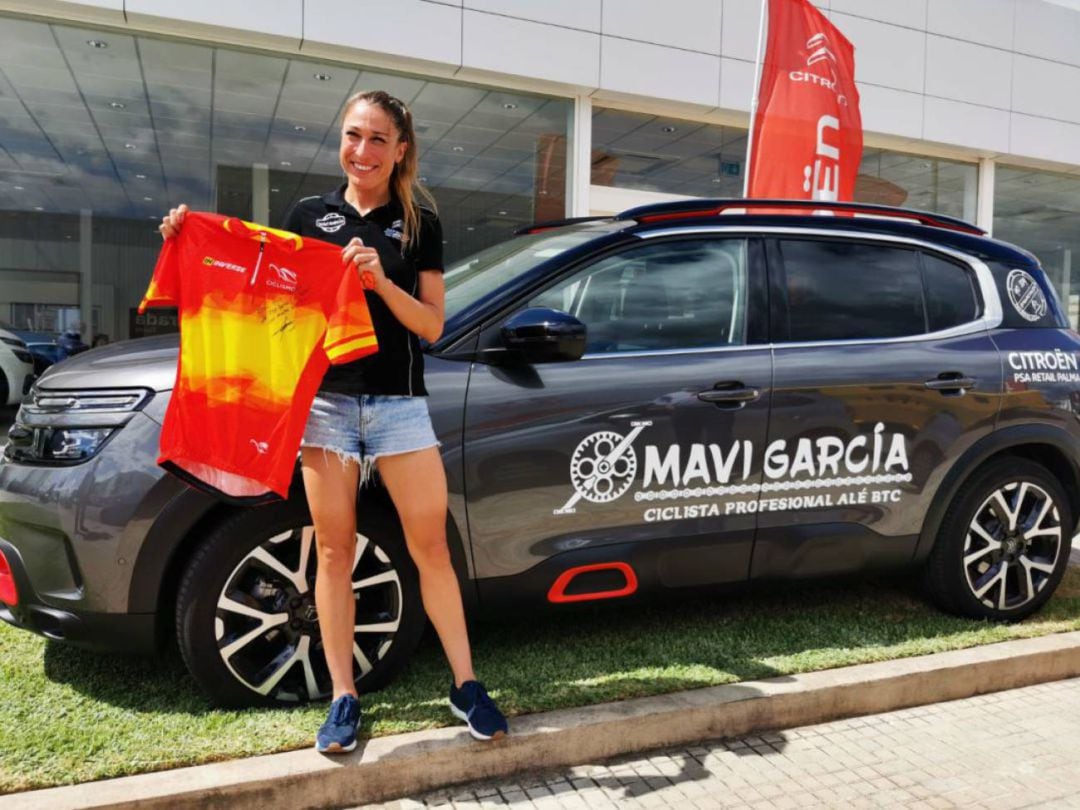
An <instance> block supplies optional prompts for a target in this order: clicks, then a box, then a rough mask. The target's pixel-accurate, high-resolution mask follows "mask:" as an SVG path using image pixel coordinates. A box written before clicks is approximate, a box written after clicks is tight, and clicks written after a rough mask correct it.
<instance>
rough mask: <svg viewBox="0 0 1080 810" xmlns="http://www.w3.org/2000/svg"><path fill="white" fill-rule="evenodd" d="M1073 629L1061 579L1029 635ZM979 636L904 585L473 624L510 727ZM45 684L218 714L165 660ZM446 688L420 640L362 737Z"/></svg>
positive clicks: (435, 710) (107, 665)
mask: <svg viewBox="0 0 1080 810" xmlns="http://www.w3.org/2000/svg"><path fill="white" fill-rule="evenodd" d="M1077 617H1080V573H1078V572H1077V571H1075V570H1073V569H1070V571H1069V572H1068V575H1067V577H1066V580H1065V581H1064V582H1063V583H1062V586H1061V588H1060V590H1059V592H1058V594H1057V595H1056V596H1055V598H1054V599H1053V600H1051V602H1050V604H1049V605H1048V606H1047V607H1046V608H1044V609H1043V611H1041V612H1040V613H1039V614H1037V615H1036V617H1034V619H1032V620H1030V621H1038V620H1043V619H1046V620H1054V619H1064V620H1068V619H1076V618H1077ZM479 618H481V619H483V618H484V617H483V616H480V617H479ZM988 627H992V625H988V623H985V622H978V621H973V620H968V619H961V618H957V617H953V616H948V615H945V614H943V613H940V612H939V611H937V610H936V609H935V608H933V607H932V606H931V605H929V604H928V603H927V602H926V601H925V600H924V599H923V598H922V596H921V594H920V593H919V591H918V589H917V587H916V586H915V584H914V582H913V581H912V579H910V578H909V577H887V578H886V577H882V578H878V579H872V580H867V579H861V580H841V581H833V582H826V583H823V582H814V583H792V582H784V583H771V584H765V585H757V586H753V587H745V588H741V589H739V590H738V591H736V592H734V593H730V592H729V593H726V594H716V593H711V594H700V593H698V594H694V595H690V596H685V595H684V597H683V598H676V597H665V598H661V599H654V600H650V601H641V602H628V603H623V604H612V603H608V604H598V605H594V606H586V607H577V608H576V609H572V610H570V611H567V612H559V613H542V614H533V615H517V616H510V617H502V618H501V620H500V621H499V622H497V623H496V622H494V621H483V620H481V621H477V622H474V624H473V626H472V640H473V646H474V657H475V660H476V668H477V672H478V674H479V676H480V677H481V678H482V679H483V680H484V681H485V682H486V683H487V684H488V686H489V688H490V689H491V690H492V691H493V693H494V694H495V696H496V697H497V699H498V701H499V703H500V705H501V706H502V707H503V708H504V710H505V711H506V712H507V713H508V714H511V715H515V714H524V713H533V712H540V711H548V710H552V709H558V708H567V707H574V706H583V705H589V704H594V703H600V702H604V701H611V700H623V699H627V698H633V697H643V696H648V695H657V694H663V693H669V692H674V691H679V690H683V689H693V688H698V687H703V686H713V685H717V684H721V683H733V682H737V681H746V680H757V679H763V678H772V677H777V676H780V675H785V674H789V673H792V672H805V671H810V670H815V669H823V668H827V667H831V666H842V665H846V664H850V663H856V662H860V661H867V660H883V659H888V658H895V657H898V656H899V655H912V654H919V653H920V652H929V651H932V650H933V648H934V645H935V642H936V640H938V639H942V638H944V637H948V636H955V635H957V634H963V633H965V632H978V631H980V630H986V629H987V628H988ZM970 643H978V640H977V639H976V640H973V641H971V642H970ZM951 646H953V647H955V646H965V645H964V644H952V645H951ZM923 648H925V649H923ZM778 662H779V663H778ZM45 673H46V675H47V677H48V678H49V679H50V680H52V681H56V682H60V683H63V684H66V685H68V686H70V687H72V688H74V689H76V690H78V691H79V692H81V693H83V694H85V695H87V696H88V697H91V698H93V699H95V700H100V701H103V702H105V703H108V704H112V705H115V706H120V707H124V708H129V709H134V710H138V711H153V712H163V713H184V714H187V715H200V714H205V713H208V712H211V711H213V707H212V706H211V704H210V702H209V701H208V700H207V699H206V698H205V697H204V696H203V695H202V693H201V692H200V691H199V690H198V688H197V687H196V686H195V684H194V682H193V681H192V680H191V679H190V678H189V677H188V675H187V673H186V671H185V669H184V665H183V662H182V661H181V659H180V656H179V654H178V653H176V652H175V651H172V650H170V651H169V652H168V653H166V654H165V655H164V656H163V657H161V658H159V659H154V660H147V659H137V658H134V659H133V658H121V657H116V656H108V655H101V654H96V653H92V652H88V651H84V650H80V649H76V648H72V647H66V646H63V645H60V644H49V645H47V648H46V651H45ZM448 686H449V671H448V668H447V666H446V663H445V660H444V658H443V656H442V652H441V649H440V647H439V645H438V642H437V640H436V639H435V638H434V634H432V633H429V634H428V636H427V637H425V640H424V642H423V643H422V644H421V647H420V649H419V650H418V652H417V655H416V656H415V657H414V659H413V661H412V663H411V664H410V666H409V668H408V669H407V671H406V672H405V673H404V674H403V675H402V677H400V678H399V679H398V680H397V681H395V682H394V683H393V684H391V685H390V686H389V687H387V688H386V689H384V690H382V691H381V692H379V693H378V694H372V695H368V696H365V697H364V704H365V716H366V718H368V720H370V721H371V724H370V725H369V724H368V720H365V726H366V728H368V729H372V728H373V730H374V733H376V734H383V733H393V732H397V731H405V730H414V729H417V728H424V727H432V726H440V725H446V724H447V723H450V722H453V721H452V718H451V717H450V715H449V713H448V712H447V709H446V694H447V689H448ZM312 710H314V709H312ZM257 711H266V712H274V711H276V710H257Z"/></svg>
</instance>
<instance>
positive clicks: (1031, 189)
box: [994, 166, 1080, 329]
mask: <svg viewBox="0 0 1080 810" xmlns="http://www.w3.org/2000/svg"><path fill="white" fill-rule="evenodd" d="M995 175H996V177H995V182H994V237H995V238H997V239H1004V240H1005V241H1006V242H1013V243H1015V244H1017V245H1020V246H1021V247H1024V248H1026V249H1027V250H1030V251H1031V252H1032V253H1034V254H1035V255H1036V256H1038V257H1039V262H1040V263H1041V264H1042V266H1043V267H1044V268H1045V269H1046V273H1047V275H1048V276H1049V277H1050V280H1051V281H1052V282H1053V284H1054V287H1055V288H1056V290H1057V294H1058V297H1059V298H1060V299H1061V303H1062V305H1063V306H1064V307H1065V311H1066V312H1067V313H1068V314H1069V321H1070V322H1071V323H1072V325H1073V328H1074V329H1075V328H1077V326H1078V325H1080V272H1078V268H1077V267H1076V265H1077V264H1078V261H1077V260H1078V259H1080V177H1078V176H1076V175H1069V174H1058V173H1055V172H1044V171H1036V170H1034V169H1024V168H1019V167H1013V166H998V167H997V169H996V171H995Z"/></svg>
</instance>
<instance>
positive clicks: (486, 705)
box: [469, 686, 498, 716]
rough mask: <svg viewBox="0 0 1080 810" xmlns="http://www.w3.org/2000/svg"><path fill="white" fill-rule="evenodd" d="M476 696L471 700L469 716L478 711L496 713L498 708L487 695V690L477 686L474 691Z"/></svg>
mask: <svg viewBox="0 0 1080 810" xmlns="http://www.w3.org/2000/svg"><path fill="white" fill-rule="evenodd" d="M474 691H475V693H476V696H475V698H474V699H473V705H472V708H471V709H470V710H469V715H470V716H471V715H472V714H473V712H475V711H477V710H478V709H479V710H482V711H491V710H494V711H498V707H497V706H496V705H495V701H494V700H492V699H491V696H490V695H488V693H487V690H486V689H484V687H482V686H478V687H477V688H476V689H475V690H474Z"/></svg>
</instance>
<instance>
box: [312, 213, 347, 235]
mask: <svg viewBox="0 0 1080 810" xmlns="http://www.w3.org/2000/svg"><path fill="white" fill-rule="evenodd" d="M344 226H345V217H343V216H342V215H341V214H327V215H326V216H324V217H319V218H318V219H317V220H315V227H317V228H318V229H319V230H321V231H323V232H324V233H337V232H338V231H340V230H341V229H342V228H343V227H344Z"/></svg>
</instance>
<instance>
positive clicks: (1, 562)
mask: <svg viewBox="0 0 1080 810" xmlns="http://www.w3.org/2000/svg"><path fill="white" fill-rule="evenodd" d="M0 602H3V603H4V604H5V605H12V606H15V605H17V604H19V591H18V589H17V588H16V587H15V577H14V576H12V574H11V566H10V565H9V564H8V561H7V557H5V556H4V552H2V551H0Z"/></svg>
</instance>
